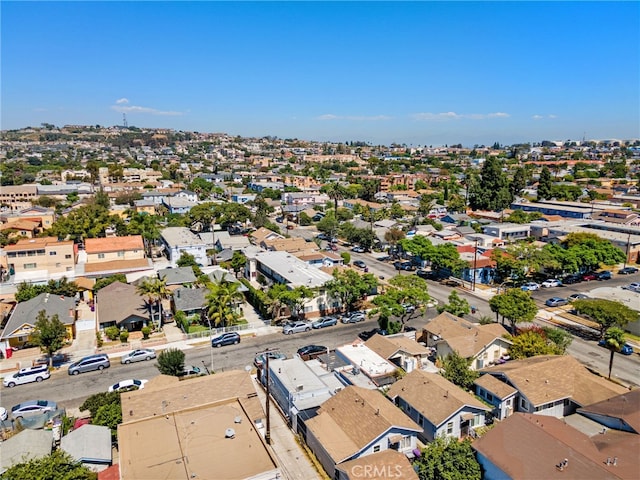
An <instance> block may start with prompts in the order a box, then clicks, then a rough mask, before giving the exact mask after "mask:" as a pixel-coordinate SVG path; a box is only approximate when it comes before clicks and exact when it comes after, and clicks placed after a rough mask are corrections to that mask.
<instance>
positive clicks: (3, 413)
mask: <svg viewBox="0 0 640 480" xmlns="http://www.w3.org/2000/svg"><path fill="white" fill-rule="evenodd" d="M7 418H9V414H8V413H7V409H6V408H4V407H0V422H4V421H5V420H6V419H7Z"/></svg>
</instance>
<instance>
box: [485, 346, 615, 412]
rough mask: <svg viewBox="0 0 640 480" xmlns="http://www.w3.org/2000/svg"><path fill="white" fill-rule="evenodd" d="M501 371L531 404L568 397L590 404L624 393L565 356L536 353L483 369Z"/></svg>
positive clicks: (498, 372) (540, 403)
mask: <svg viewBox="0 0 640 480" xmlns="http://www.w3.org/2000/svg"><path fill="white" fill-rule="evenodd" d="M483 371H484V372H487V373H491V374H492V375H497V374H503V375H505V376H507V378H508V379H509V382H510V383H511V384H512V385H513V386H514V387H516V388H517V389H518V391H519V392H521V393H522V394H523V395H524V396H526V397H527V399H528V400H529V401H530V402H531V403H532V404H533V405H534V406H539V405H544V404H545V403H549V402H553V401H556V400H560V399H563V398H571V399H572V400H573V401H574V402H576V403H578V404H579V405H590V404H592V403H595V402H599V401H601V400H605V399H607V398H611V397H613V396H615V395H619V394H621V393H624V392H626V391H627V390H626V389H625V388H624V387H621V386H619V385H616V384H615V383H611V382H609V381H607V380H605V379H604V378H601V377H598V376H596V375H593V374H592V373H590V372H589V371H588V370H587V369H586V368H585V367H583V366H582V365H581V364H580V363H579V362H578V361H577V360H576V359H575V358H573V357H571V356H569V355H560V356H558V355H540V356H537V357H531V358H525V359H522V360H512V361H510V362H507V363H504V364H502V365H495V366H493V367H489V368H485V369H484V370H483Z"/></svg>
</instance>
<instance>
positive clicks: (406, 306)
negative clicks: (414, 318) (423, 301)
mask: <svg viewBox="0 0 640 480" xmlns="http://www.w3.org/2000/svg"><path fill="white" fill-rule="evenodd" d="M400 306H401V307H402V308H403V309H404V311H405V313H413V312H415V311H416V306H415V305H413V304H411V303H403V304H402V305H400Z"/></svg>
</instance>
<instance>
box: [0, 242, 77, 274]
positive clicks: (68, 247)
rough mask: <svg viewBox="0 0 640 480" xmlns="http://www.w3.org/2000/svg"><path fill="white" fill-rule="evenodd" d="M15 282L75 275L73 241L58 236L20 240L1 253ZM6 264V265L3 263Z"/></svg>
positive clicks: (0, 251)
mask: <svg viewBox="0 0 640 480" xmlns="http://www.w3.org/2000/svg"><path fill="white" fill-rule="evenodd" d="M0 254H1V255H3V256H5V257H6V267H7V269H8V270H9V273H10V274H11V275H15V279H14V281H15V282H22V281H27V282H29V281H47V280H50V279H59V278H62V277H63V276H67V277H74V276H75V269H74V267H75V258H76V253H75V248H74V245H73V242H72V241H70V240H69V241H59V240H58V239H57V238H55V237H42V238H30V239H23V240H19V241H18V242H17V243H16V244H14V245H7V246H6V247H4V248H2V249H1V250H0ZM2 263H5V262H2Z"/></svg>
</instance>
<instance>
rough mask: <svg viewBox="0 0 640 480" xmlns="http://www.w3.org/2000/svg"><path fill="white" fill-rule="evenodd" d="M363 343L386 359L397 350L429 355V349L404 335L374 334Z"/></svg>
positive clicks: (410, 353)
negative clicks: (385, 335) (387, 335)
mask: <svg viewBox="0 0 640 480" xmlns="http://www.w3.org/2000/svg"><path fill="white" fill-rule="evenodd" d="M365 344H366V345H367V347H369V348H370V349H371V350H373V351H374V352H376V353H377V354H378V355H380V356H381V357H382V358H386V359H387V360H388V359H389V358H390V357H392V356H393V355H394V354H395V353H396V352H398V351H403V352H406V353H407V354H409V355H424V356H428V355H429V350H427V349H426V348H425V347H423V346H422V345H420V344H419V343H418V342H415V341H414V340H411V339H410V338H407V337H405V336H404V335H401V336H393V337H384V336H382V335H374V336H373V337H371V338H370V339H369V340H367V341H366V342H365Z"/></svg>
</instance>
